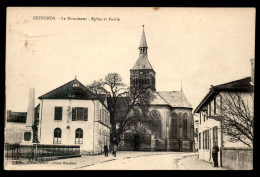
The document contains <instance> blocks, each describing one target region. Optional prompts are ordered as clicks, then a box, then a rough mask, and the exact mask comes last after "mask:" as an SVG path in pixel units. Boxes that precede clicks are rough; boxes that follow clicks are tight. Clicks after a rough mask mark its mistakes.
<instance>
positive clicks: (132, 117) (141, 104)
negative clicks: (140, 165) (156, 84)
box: [88, 73, 153, 145]
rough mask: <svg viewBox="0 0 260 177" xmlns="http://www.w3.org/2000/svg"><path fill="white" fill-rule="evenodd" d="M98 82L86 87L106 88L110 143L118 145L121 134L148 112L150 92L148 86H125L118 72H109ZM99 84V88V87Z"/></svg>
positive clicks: (130, 128) (131, 128)
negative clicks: (107, 91) (107, 92)
mask: <svg viewBox="0 0 260 177" xmlns="http://www.w3.org/2000/svg"><path fill="white" fill-rule="evenodd" d="M99 82H100V83H99V84H97V83H96V82H95V81H94V83H92V84H90V85H89V86H88V87H90V86H91V87H93V86H95V85H96V86H97V88H95V89H94V90H100V89H101V90H103V89H105V88H107V89H108V90H109V92H110V94H109V97H108V105H109V111H110V123H111V135H110V141H111V143H112V144H116V145H118V144H119V142H120V141H121V135H122V134H123V133H124V132H125V131H127V130H134V129H133V127H135V125H137V124H138V123H139V122H141V121H142V120H143V119H144V118H145V117H146V116H147V112H148V105H149V102H150V101H151V100H152V99H153V95H152V92H151V91H150V88H149V87H148V86H139V87H133V88H131V89H130V88H129V87H127V86H126V85H125V84H124V83H123V81H122V78H121V76H120V75H119V74H117V73H110V74H108V75H106V77H105V79H104V80H102V81H101V80H100V81H99ZM100 86H101V88H99V87H100Z"/></svg>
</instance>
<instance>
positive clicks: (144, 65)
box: [132, 54, 153, 70]
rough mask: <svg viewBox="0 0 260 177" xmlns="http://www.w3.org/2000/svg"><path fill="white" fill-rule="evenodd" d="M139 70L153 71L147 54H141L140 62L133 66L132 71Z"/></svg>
mask: <svg viewBox="0 0 260 177" xmlns="http://www.w3.org/2000/svg"><path fill="white" fill-rule="evenodd" d="M135 69H136V70H138V69H153V67H152V65H151V64H150V62H149V60H148V57H147V54H140V55H139V58H138V60H137V61H136V63H135V65H134V66H133V68H132V70H135Z"/></svg>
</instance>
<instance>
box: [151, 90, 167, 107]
mask: <svg viewBox="0 0 260 177" xmlns="http://www.w3.org/2000/svg"><path fill="white" fill-rule="evenodd" d="M153 96H154V98H153V99H152V100H151V103H150V104H151V105H169V103H168V102H167V101H166V100H165V99H164V98H163V97H162V96H161V95H160V94H159V93H158V92H153Z"/></svg>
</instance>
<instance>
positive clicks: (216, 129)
mask: <svg viewBox="0 0 260 177" xmlns="http://www.w3.org/2000/svg"><path fill="white" fill-rule="evenodd" d="M214 142H216V144H217V145H218V127H217V126H215V127H213V143H214Z"/></svg>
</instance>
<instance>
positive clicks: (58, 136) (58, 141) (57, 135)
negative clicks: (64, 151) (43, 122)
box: [53, 128, 61, 144]
mask: <svg viewBox="0 0 260 177" xmlns="http://www.w3.org/2000/svg"><path fill="white" fill-rule="evenodd" d="M53 144H61V129H60V128H55V129H54V138H53Z"/></svg>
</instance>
